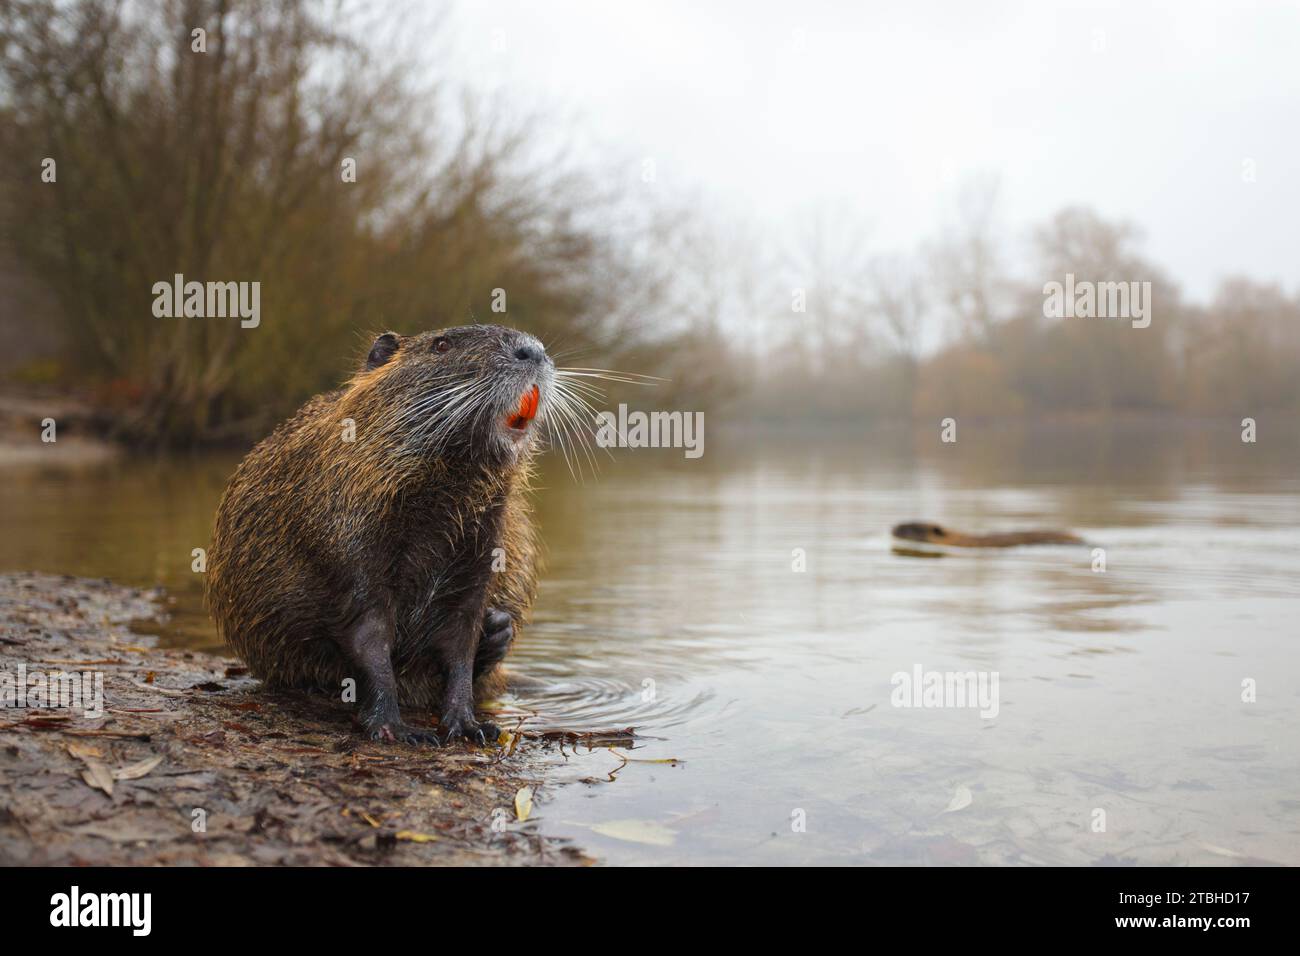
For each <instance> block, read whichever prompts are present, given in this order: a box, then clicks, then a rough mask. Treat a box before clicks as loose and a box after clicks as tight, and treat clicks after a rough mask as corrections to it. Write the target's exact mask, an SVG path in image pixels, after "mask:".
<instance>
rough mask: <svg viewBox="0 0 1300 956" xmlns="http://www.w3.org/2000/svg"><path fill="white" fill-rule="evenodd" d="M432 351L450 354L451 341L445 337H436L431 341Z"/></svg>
mask: <svg viewBox="0 0 1300 956" xmlns="http://www.w3.org/2000/svg"><path fill="white" fill-rule="evenodd" d="M433 350H434V351H435V352H450V351H451V339H449V338H447V337H446V336H445V335H440V336H438V338H436V339H434V340H433Z"/></svg>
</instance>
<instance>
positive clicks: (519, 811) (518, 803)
mask: <svg viewBox="0 0 1300 956" xmlns="http://www.w3.org/2000/svg"><path fill="white" fill-rule="evenodd" d="M532 812H533V791H532V788H531V787H520V788H519V792H518V793H516V794H515V816H516V817H518V818H519V822H520V823H523V822H524V821H525V820H527V819H528V814H530V813H532Z"/></svg>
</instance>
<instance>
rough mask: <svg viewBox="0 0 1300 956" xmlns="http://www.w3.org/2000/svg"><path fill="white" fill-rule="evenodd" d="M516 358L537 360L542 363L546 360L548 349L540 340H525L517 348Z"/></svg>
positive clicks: (526, 360)
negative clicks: (544, 347)
mask: <svg viewBox="0 0 1300 956" xmlns="http://www.w3.org/2000/svg"><path fill="white" fill-rule="evenodd" d="M515 358H517V359H519V361H521V362H536V363H537V364H539V365H540V364H541V363H542V362H544V361H546V350H545V349H543V348H542V345H541V343H540V342H524V343H522V344H521V345H519V347H518V348H516V349H515Z"/></svg>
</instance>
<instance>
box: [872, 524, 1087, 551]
mask: <svg viewBox="0 0 1300 956" xmlns="http://www.w3.org/2000/svg"><path fill="white" fill-rule="evenodd" d="M890 534H892V535H893V536H894V538H895V539H896V540H897V541H900V542H903V543H909V544H910V543H916V544H931V545H943V546H946V547H950V548H1014V547H1016V546H1017V545H1022V544H1083V543H1084V540H1083V539H1082V538H1080V537H1079V536H1078V535H1074V534H1070V533H1069V532H1068V531H1039V530H1034V531H1002V532H998V533H995V534H962V532H960V531H950V530H948V529H947V528H945V527H943V526H942V525H937V524H932V523H930V522H928V521H909V522H907V523H905V524H896V525H894V528H893V530H892V531H891V532H890Z"/></svg>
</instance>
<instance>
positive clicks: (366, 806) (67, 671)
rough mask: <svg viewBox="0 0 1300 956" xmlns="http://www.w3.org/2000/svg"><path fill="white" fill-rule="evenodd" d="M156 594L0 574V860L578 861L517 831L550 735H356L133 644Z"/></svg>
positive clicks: (216, 662)
mask: <svg viewBox="0 0 1300 956" xmlns="http://www.w3.org/2000/svg"><path fill="white" fill-rule="evenodd" d="M159 596H160V595H159V594H158V593H157V592H153V591H145V590H140V589H134V588H126V587H121V586H119V585H115V584H112V583H110V582H108V581H104V580H89V579H84V578H72V577H64V576H55V575H45V574H21V573H20V574H3V575H0V697H2V698H3V702H4V704H5V706H4V709H2V710H0V864H6V865H13V864H56V865H57V864H73V865H77V864H138V865H148V864H171V865H177V864H179V865H186V864H195V865H257V864H298V865H315V864H327V865H389V864H397V865H421V864H453V865H492V864H551V865H563V864H582V863H586V862H590V860H589V859H588V858H587V857H586V856H585V855H584V854H583V853H582V852H581V851H580V850H578V849H577V848H576V847H574V846H572V845H570V844H568V843H565V842H563V841H558V840H554V839H551V838H549V837H547V836H546V835H544V834H542V833H541V832H540V831H539V829H538V826H537V822H536V820H530V819H529V815H530V806H531V805H533V804H537V803H540V802H542V801H543V800H544V799H545V798H546V792H545V789H544V788H543V787H542V786H541V781H540V779H539V778H540V770H539V759H538V758H539V757H540V754H541V752H542V751H543V750H544V748H545V747H546V746H548V744H547V743H546V742H545V741H542V740H536V739H530V738H527V737H525V736H515V735H511V736H509V738H508V739H506V741H505V744H504V746H503V747H500V748H471V747H468V746H465V745H460V746H455V747H450V748H443V749H433V748H416V747H409V746H402V745H385V744H381V743H374V742H370V741H366V740H363V739H361V738H360V737H359V736H358V735H357V734H355V733H354V732H353V728H352V726H351V722H350V716H349V714H348V712H347V710H346V709H345V707H344V706H343V705H341V704H336V703H334V702H331V701H325V700H322V699H319V698H316V697H309V696H306V695H289V694H272V693H269V692H267V691H265V690H263V689H262V688H261V687H260V686H259V684H258V683H257V682H256V681H254V680H253V679H251V678H250V677H248V676H247V675H246V673H245V672H244V670H243V668H242V667H241V666H240V665H239V663H238V662H237V661H235V660H233V659H228V658H221V657H215V656H212V655H208V654H203V653H199V652H194V651H185V650H171V649H164V648H160V647H158V646H157V643H156V641H155V640H154V639H153V638H151V637H147V636H143V635H141V634H139V633H137V632H136V631H133V630H132V629H131V627H130V622H132V621H141V620H144V621H149V620H156V619H157V617H158V616H159V614H160V613H161V610H160V605H159V603H158V598H159ZM58 675H65V676H62V677H60V676H58ZM71 675H78V676H76V677H75V678H73V677H71ZM51 678H53V679H52V680H51ZM19 685H21V687H20V686H19ZM55 685H57V686H58V687H59V688H60V690H59V692H58V693H59V696H60V698H61V700H62V701H63V702H66V701H67V699H68V696H69V692H70V691H73V690H77V691H82V692H83V693H82V694H81V695H80V696H73V703H74V704H75V706H71V707H68V706H57V707H53V706H48V704H49V703H51V701H50V700H49V699H47V697H43V696H42V694H43V693H47V694H48V696H51V697H52V696H54V686H55ZM101 690H102V698H100V697H99V693H100V691H101ZM22 697H26V699H25V700H24V699H20V698H22ZM18 704H26V706H16V705H18ZM421 719H427V717H424V716H422V718H421Z"/></svg>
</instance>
